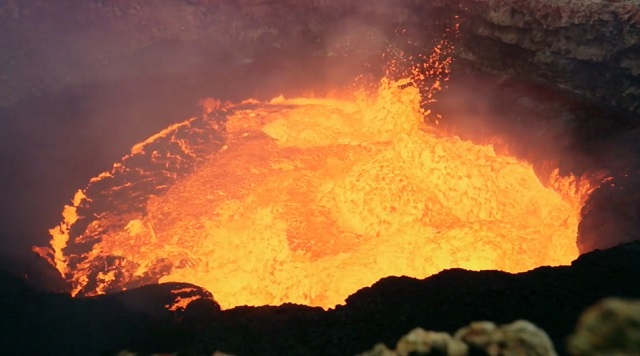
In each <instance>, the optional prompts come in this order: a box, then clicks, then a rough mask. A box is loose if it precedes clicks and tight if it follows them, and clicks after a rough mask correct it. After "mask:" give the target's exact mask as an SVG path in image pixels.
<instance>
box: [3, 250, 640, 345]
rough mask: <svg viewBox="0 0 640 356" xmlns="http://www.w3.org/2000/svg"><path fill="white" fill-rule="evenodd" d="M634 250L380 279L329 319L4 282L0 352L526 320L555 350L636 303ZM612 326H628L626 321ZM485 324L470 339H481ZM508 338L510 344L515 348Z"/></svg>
mask: <svg viewBox="0 0 640 356" xmlns="http://www.w3.org/2000/svg"><path fill="white" fill-rule="evenodd" d="M639 251H640V243H638V242H636V243H632V244H627V245H623V246H619V247H615V248H612V249H609V250H605V251H594V252H591V253H588V254H585V255H583V256H581V257H580V258H578V259H577V260H576V261H574V262H573V263H572V265H571V266H565V267H553V268H551V267H542V268H538V269H536V270H533V271H530V272H526V273H521V274H515V275H512V274H508V273H503V272H498V271H483V272H469V271H464V270H448V271H444V272H442V273H439V274H437V275H435V276H432V277H429V278H426V279H424V280H417V279H413V278H408V277H389V278H384V279H382V280H380V281H379V282H377V283H376V284H374V285H373V286H371V287H366V288H363V289H361V290H360V291H358V292H357V293H355V294H353V295H352V296H350V297H349V298H348V299H347V301H346V304H345V305H341V306H337V307H336V308H335V309H331V310H327V311H324V310H322V309H321V308H311V307H306V306H300V305H283V306H278V307H276V306H265V307H238V308H234V309H230V310H223V311H220V310H219V309H218V307H217V306H216V303H215V302H213V301H211V300H210V299H205V298H203V299H200V300H198V301H196V302H192V303H191V304H189V305H188V306H187V308H186V310H184V311H177V312H170V311H169V310H167V307H166V305H167V304H168V303H169V302H171V301H173V300H175V297H176V295H175V293H173V291H174V290H176V289H177V290H183V289H184V288H187V287H189V288H195V287H193V286H189V285H184V284H183V285H177V284H165V285H159V286H148V287H144V288H141V289H137V290H130V291H125V292H122V293H116V294H109V295H105V296H100V297H92V298H70V297H69V296H68V295H63V294H50V293H44V292H41V291H37V290H35V289H33V288H32V287H29V285H28V284H27V283H26V282H25V281H21V280H20V279H18V278H15V277H13V278H12V277H10V276H9V275H2V278H1V280H0V282H1V285H2V286H3V288H2V289H0V313H2V315H3V316H4V317H3V318H2V319H0V343H1V344H2V345H3V350H4V352H6V353H8V354H28V355H36V354H77V355H85V354H116V353H117V352H118V351H120V350H131V351H132V352H136V353H148V354H150V353H158V352H169V353H171V352H176V351H184V352H185V353H186V352H187V351H188V352H190V353H191V354H196V355H207V354H211V353H212V352H214V350H222V351H224V352H228V353H232V354H236V355H285V354H286V355H354V354H357V353H360V352H362V351H363V350H367V349H370V348H371V345H375V344H377V343H379V342H383V343H384V344H385V345H394V344H395V343H396V341H397V340H398V339H399V338H401V336H402V335H404V334H405V333H406V332H407V330H411V329H413V328H415V327H416V326H420V327H422V328H424V329H425V330H442V331H443V332H447V333H453V332H455V331H456V330H457V329H458V328H459V327H460V325H468V324H469V323H471V322H473V321H474V320H493V321H494V322H495V323H497V324H504V323H508V322H510V321H513V320H518V319H525V320H530V321H531V322H532V323H534V324H535V325H537V326H539V327H540V328H541V329H543V330H545V331H546V332H547V333H548V335H549V337H550V338H551V340H552V341H553V343H554V344H555V345H563V344H564V340H565V338H566V336H567V335H569V334H570V333H571V332H572V331H573V330H574V327H575V323H576V321H577V320H578V316H579V315H580V313H581V312H582V311H583V310H584V309H585V308H587V307H588V306H589V305H592V304H594V303H596V302H598V301H599V300H601V299H603V298H606V297H612V296H613V297H622V298H636V299H640V285H639V284H638V283H637V276H638V275H639V274H640V264H639V263H638V253H639ZM194 291H197V289H194ZM199 293H200V292H199ZM202 293H204V294H202V295H203V296H204V297H206V292H202ZM207 300H209V302H206V303H205V301H207ZM622 320H629V322H625V323H627V324H628V325H632V323H631V320H632V319H629V318H627V319H622ZM475 325H476V329H477V328H478V327H477V325H478V324H475ZM487 325H488V324H486V325H484V329H483V328H482V327H481V328H480V329H481V330H491V327H488V328H487ZM516 325H517V324H516ZM480 326H482V325H480ZM489 326H490V325H489ZM515 329H518V328H515ZM525 329H529V330H531V329H532V328H525ZM497 330H500V329H497ZM506 330H508V332H511V330H514V328H513V327H508V328H507V329H506ZM506 333H507V332H505V334H506ZM485 334H486V333H485ZM422 335H424V334H422ZM466 335H467V336H466V338H467V339H468V340H470V341H473V340H476V341H473V342H479V343H481V341H477V340H481V339H482V338H474V337H472V335H471V334H469V333H466ZM479 335H483V333H482V332H481V333H479ZM629 335H631V334H629ZM543 339H544V338H542V337H540V338H539V340H543ZM485 340H486V339H485ZM511 340H514V341H515V342H513V343H511V345H514V346H515V345H517V344H519V343H520V342H522V341H523V339H519V338H516V339H511ZM409 344H411V342H410V343H409ZM414 344H415V342H414ZM561 351H562V349H560V350H559V352H560V354H562V352H561ZM187 354H188V353H187Z"/></svg>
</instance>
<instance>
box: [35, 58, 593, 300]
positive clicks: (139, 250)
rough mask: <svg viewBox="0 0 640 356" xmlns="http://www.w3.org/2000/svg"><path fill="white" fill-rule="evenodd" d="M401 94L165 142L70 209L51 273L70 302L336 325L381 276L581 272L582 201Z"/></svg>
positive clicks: (337, 99)
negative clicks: (109, 301) (212, 303)
mask: <svg viewBox="0 0 640 356" xmlns="http://www.w3.org/2000/svg"><path fill="white" fill-rule="evenodd" d="M428 65H429V66H432V67H433V68H437V69H439V71H438V73H441V74H442V73H443V71H442V70H441V69H442V67H443V66H444V67H447V68H448V62H439V63H431V62H430V63H429V64H428ZM438 66H440V67H438ZM425 68H427V69H428V68H431V67H425ZM444 72H446V70H445V71H444ZM422 73H425V72H424V71H422ZM414 75H415V73H414ZM436 79H438V78H436ZM413 80H415V77H414V79H413ZM413 80H412V79H403V80H400V81H397V80H392V79H389V78H384V79H382V80H381V81H380V82H379V86H378V88H377V91H375V92H373V93H366V92H364V91H361V92H358V93H356V94H351V95H344V96H333V97H328V98H297V99H284V98H282V97H280V98H276V99H274V100H272V101H271V102H268V103H259V102H248V103H242V104H236V105H219V106H217V107H210V108H209V110H207V112H206V113H205V114H204V115H203V116H202V117H201V118H193V119H191V120H188V121H185V122H184V123H181V124H178V125H174V126H173V127H171V128H169V129H167V130H165V131H163V132H162V133H160V134H158V135H156V136H154V137H153V138H151V139H149V140H147V141H146V142H145V143H143V144H141V145H136V147H135V149H134V150H132V153H131V154H130V155H128V156H127V157H125V158H124V159H123V162H121V163H118V164H116V165H115V166H114V169H113V170H112V171H111V172H108V173H104V174H102V175H101V176H99V177H96V178H94V180H92V181H91V183H90V185H89V186H88V188H87V189H85V190H83V191H82V192H80V193H79V194H78V195H76V199H75V200H74V205H73V206H70V207H67V208H65V221H64V222H63V223H62V225H61V226H60V227H57V228H55V229H52V230H51V233H52V236H53V239H52V250H53V252H54V253H52V254H50V256H51V257H50V258H51V262H52V264H54V265H55V266H56V267H57V268H58V269H59V270H60V272H61V273H62V274H63V276H65V278H67V279H68V280H69V281H71V282H72V284H73V286H74V293H75V294H80V295H95V294H101V293H106V292H110V291H116V290H122V289H126V288H130V287H134V286H137V285H140V284H144V283H152V282H157V281H160V282H166V281H180V282H189V283H193V284H196V285H199V286H202V287H204V288H206V289H208V290H209V291H211V292H212V294H213V295H214V298H215V299H216V300H217V301H218V302H219V303H220V304H221V306H222V307H223V308H231V307H233V306H238V305H265V304H271V305H274V304H281V303H285V302H292V303H300V304H307V305H314V306H322V307H333V306H335V305H337V304H341V303H342V302H343V301H344V299H345V298H346V297H347V296H349V295H350V294H352V293H354V292H356V291H357V290H358V289H360V288H363V287H366V286H369V285H371V284H373V283H375V282H376V281H377V280H379V279H380V278H382V277H385V276H392V275H395V276H400V275H407V276H412V277H416V278H424V277H427V276H429V275H432V274H434V273H437V272H439V271H441V270H444V269H448V268H454V267H460V268H466V269H472V270H480V269H498V270H503V271H508V272H521V271H526V270H530V269H532V268H535V267H538V266H541V265H562V264H568V263H569V262H571V261H572V260H573V259H575V258H576V257H577V256H578V249H577V247H576V236H577V227H578V223H579V220H580V210H581V207H582V205H583V203H584V200H585V199H586V197H587V195H588V192H589V191H590V186H589V184H588V183H585V182H581V181H580V180H578V179H576V178H574V177H560V176H559V175H557V173H554V174H553V175H552V177H551V179H550V181H551V184H550V185H549V186H544V185H543V184H542V183H541V182H540V180H539V179H538V177H537V176H536V174H535V173H534V170H533V168H532V165H531V164H529V163H527V162H523V161H519V160H517V159H516V158H513V157H507V156H500V155H497V154H496V153H495V151H494V149H493V148H492V147H491V146H487V145H477V144H474V143H471V142H468V141H463V140H461V139H460V138H458V137H455V136H449V135H447V134H446V133H444V132H441V131H439V130H437V129H436V128H434V127H432V126H430V125H427V124H425V114H427V113H425V111H424V110H423V109H421V103H424V102H425V98H424V94H423V95H422V96H421V94H420V92H419V90H418V89H417V87H416V86H414V85H410V84H411V83H412V81H413ZM434 83H435V84H433V85H432V86H431V90H430V91H427V93H428V94H427V96H430V95H431V94H432V93H434V92H435V91H437V90H439V89H440V87H441V85H442V81H441V80H435V81H434ZM426 99H428V100H427V101H429V100H431V99H432V98H430V97H429V98H426ZM211 102H212V101H209V103H211ZM194 137H195V138H194ZM162 145H165V146H167V147H172V148H171V149H166V148H163V146H162ZM152 169H153V170H155V171H154V172H155V173H153V174H151V173H148V172H149V171H151V170H152ZM158 170H159V171H160V173H158V172H157V171H158ZM163 172H164V173H163ZM141 182H144V184H143V183H141ZM127 201H129V202H131V203H130V204H131V206H129V205H127V204H128V203H127ZM132 206H135V208H132ZM41 251H42V250H41Z"/></svg>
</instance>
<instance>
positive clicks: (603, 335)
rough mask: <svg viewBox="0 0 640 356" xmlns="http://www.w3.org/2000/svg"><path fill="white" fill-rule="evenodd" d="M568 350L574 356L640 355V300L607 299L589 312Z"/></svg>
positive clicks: (583, 315) (570, 338)
mask: <svg viewBox="0 0 640 356" xmlns="http://www.w3.org/2000/svg"><path fill="white" fill-rule="evenodd" d="M567 349H568V351H569V353H570V354H571V355H574V356H587V355H590V356H605V355H608V356H616V355H620V356H622V355H640V300H625V299H617V298H608V299H605V300H603V301H602V302H600V303H598V304H596V305H594V306H592V307H590V308H589V309H587V310H586V311H585V312H584V313H583V314H582V316H581V317H580V320H579V322H578V327H577V329H576V331H575V333H573V334H572V335H571V336H570V337H569V341H568V344H567Z"/></svg>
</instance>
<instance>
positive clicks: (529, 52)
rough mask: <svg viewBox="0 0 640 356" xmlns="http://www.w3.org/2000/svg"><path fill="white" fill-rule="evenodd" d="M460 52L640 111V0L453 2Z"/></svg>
mask: <svg viewBox="0 0 640 356" xmlns="http://www.w3.org/2000/svg"><path fill="white" fill-rule="evenodd" d="M431 3H432V4H433V5H434V6H436V7H441V8H446V9H449V10H451V11H454V12H456V13H458V14H459V15H460V16H461V18H462V22H461V24H462V25H461V31H460V32H461V35H462V37H463V43H464V45H463V46H462V48H460V53H459V55H460V57H463V58H467V59H468V60H469V61H470V62H471V63H472V64H473V66H476V67H477V68H479V69H481V70H487V69H493V70H495V71H497V72H501V73H508V72H512V73H513V74H517V75H525V76H530V77H534V78H538V79H542V80H544V81H547V82H550V83H554V84H555V85H559V86H563V87H566V88H569V89H571V90H574V91H577V92H580V93H582V94H584V95H586V96H588V97H591V98H593V99H596V100H601V101H603V102H606V103H608V104H611V105H614V106H618V107H624V108H627V109H629V110H631V111H633V112H636V113H638V112H640V104H639V103H640V100H639V99H640V77H639V75H640V2H639V1H637V0H627V1H605V0H588V1H570V0H535V1H528V0H526V1H525V0H496V1H472V0H457V1H443V0H438V1H434V2H431Z"/></svg>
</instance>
